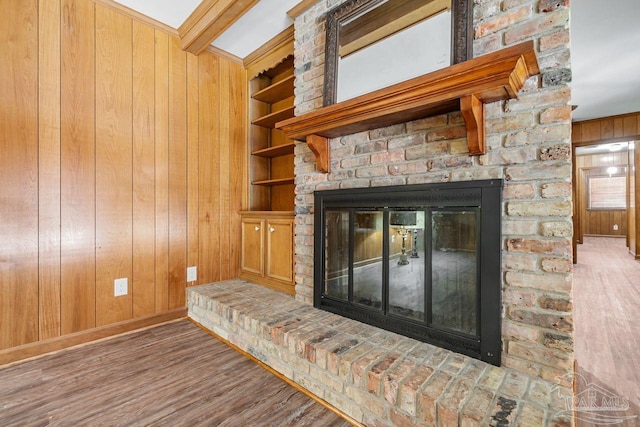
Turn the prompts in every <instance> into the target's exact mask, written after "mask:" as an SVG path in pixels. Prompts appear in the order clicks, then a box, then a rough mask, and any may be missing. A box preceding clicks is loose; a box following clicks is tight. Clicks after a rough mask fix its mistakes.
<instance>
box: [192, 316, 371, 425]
mask: <svg viewBox="0 0 640 427" xmlns="http://www.w3.org/2000/svg"><path fill="white" fill-rule="evenodd" d="M189 321H190V322H191V323H193V324H194V325H196V326H197V327H199V328H200V329H202V330H203V331H205V332H206V333H208V334H209V335H211V336H212V337H214V338H215V339H217V340H218V341H220V342H222V343H223V344H226V345H227V346H229V347H231V348H232V349H234V350H235V351H237V352H238V353H240V354H241V355H243V356H244V357H246V358H247V359H249V360H251V361H252V362H254V363H256V364H258V365H260V366H261V367H262V368H264V369H265V370H267V371H269V372H270V373H271V374H273V375H274V376H276V377H278V378H280V379H281V380H282V381H284V382H285V383H287V384H288V385H290V386H291V387H293V388H295V389H296V390H298V391H299V392H301V393H303V394H304V395H306V396H308V397H309V398H311V399H313V400H314V401H316V402H318V403H319V404H320V405H322V406H324V407H325V408H327V409H328V410H330V411H331V412H333V413H334V414H336V415H338V416H339V417H342V418H343V419H345V420H346V421H348V422H350V423H351V424H353V425H354V426H357V427H364V424H361V423H360V422H359V421H357V420H356V419H355V418H352V417H350V416H349V415H347V414H345V413H344V412H342V411H341V410H340V409H338V408H336V407H335V406H333V405H331V404H330V403H329V402H327V401H326V400H324V399H322V398H320V397H318V396H316V395H315V394H313V393H311V392H310V391H309V390H307V389H306V388H304V387H302V386H301V385H300V384H298V383H296V382H295V381H293V380H291V379H289V378H287V377H286V376H284V375H283V374H281V373H280V372H278V371H276V370H275V369H273V368H272V367H271V366H269V365H267V364H266V363H264V362H263V361H261V360H259V359H257V358H256V357H255V356H252V355H251V354H249V353H247V352H246V351H244V350H243V349H241V348H240V347H238V346H237V345H235V344H233V343H231V342H230V341H227V340H226V339H224V338H222V337H221V336H220V335H218V334H216V333H215V332H213V331H211V330H209V329H207V328H205V327H204V326H203V325H201V324H200V323H198V322H196V321H195V320H193V319H191V318H189Z"/></svg>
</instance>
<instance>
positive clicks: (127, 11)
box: [92, 0, 178, 37]
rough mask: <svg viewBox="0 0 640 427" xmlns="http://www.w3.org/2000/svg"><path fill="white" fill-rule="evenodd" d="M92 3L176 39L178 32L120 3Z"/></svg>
mask: <svg viewBox="0 0 640 427" xmlns="http://www.w3.org/2000/svg"><path fill="white" fill-rule="evenodd" d="M92 1H93V2H94V3H96V4H99V5H101V6H104V7H108V8H109V9H112V10H115V11H116V12H120V13H122V14H123V15H125V16H128V17H129V18H131V19H134V20H136V21H138V22H141V23H143V24H146V25H149V26H150V27H152V28H154V29H156V30H159V31H162V32H164V33H166V34H169V35H170V36H174V37H178V30H176V29H175V28H173V27H170V26H169V25H167V24H164V23H162V22H160V21H157V20H155V19H153V18H151V17H149V16H147V15H145V14H142V13H140V12H138V11H136V10H133V9H131V8H129V7H127V6H124V5H122V4H120V3H116V2H115V1H113V0H92Z"/></svg>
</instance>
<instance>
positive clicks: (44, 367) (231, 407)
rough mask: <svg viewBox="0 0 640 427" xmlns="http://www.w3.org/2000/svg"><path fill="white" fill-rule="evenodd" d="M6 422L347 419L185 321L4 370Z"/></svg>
mask: <svg viewBox="0 0 640 427" xmlns="http://www.w3.org/2000/svg"><path fill="white" fill-rule="evenodd" d="M0 425H2V426H45V425H65V426H68V425H126V426H143V425H144V426H146V425H162V426H174V425H188V426H314V427H315V426H349V425H350V424H349V423H348V422H346V421H345V420H343V419H342V418H340V417H338V415H336V414H335V413H333V412H331V411H330V410H328V409H327V408H325V407H323V406H322V405H320V404H319V403H317V402H315V401H314V400H312V399H311V398H309V397H308V396H306V395H304V394H303V393H301V392H300V391H298V390H296V389H294V388H293V387H291V386H290V385H288V384H287V383H285V382H284V381H282V380H281V379H279V378H277V377H276V376H274V375H273V374H271V373H270V372H268V371H266V370H265V369H263V368H262V367H260V366H259V365H257V364H256V363H254V362H253V361H251V360H249V359H248V358H246V357H245V356H243V355H241V354H240V353H237V352H236V351H234V350H233V349H231V348H230V347H228V346H227V345H225V344H223V343H222V342H220V341H218V340H216V339H215V338H214V337H212V336H210V335H209V334H208V333H207V332H205V331H203V330H202V329H200V328H199V327H198V326H196V325H194V324H192V323H191V322H189V321H188V320H179V321H175V322H171V323H166V324H163V325H160V326H157V327H153V328H149V329H146V330H143V331H138V332H134V333H131V334H127V335H121V336H118V337H115V338H112V339H107V340H104V341H101V342H96V343H92V344H88V345H85V346H82V347H78V348H73V349H69V350H64V351H61V352H58V353H55V354H51V355H48V356H44V357H41V358H38V359H34V360H31V361H26V362H22V363H18V364H15V365H11V366H7V367H4V368H2V367H0Z"/></svg>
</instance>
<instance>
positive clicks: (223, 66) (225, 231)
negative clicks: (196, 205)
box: [218, 59, 231, 280]
mask: <svg viewBox="0 0 640 427" xmlns="http://www.w3.org/2000/svg"><path fill="white" fill-rule="evenodd" d="M229 79H230V78H229V61H227V60H224V59H223V60H220V85H219V87H218V92H219V94H220V95H219V98H220V145H219V147H220V150H219V158H220V207H219V212H220V217H219V221H220V225H219V227H220V248H221V249H222V250H220V258H219V259H220V260H219V262H220V279H221V280H227V279H230V278H231V275H230V272H229V271H230V269H229V267H230V265H229V264H230V260H231V253H230V251H229V250H227V248H229V246H230V243H231V235H230V230H229V225H230V224H229V218H230V212H229V209H230V188H229V187H230V181H231V179H230V173H229V171H230V164H229V145H230V143H231V138H230V136H231V135H230V131H229V121H230V115H231V105H230V97H229V89H230V80H229ZM223 248H224V249H223Z"/></svg>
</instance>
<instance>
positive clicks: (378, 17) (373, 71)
mask: <svg viewBox="0 0 640 427" xmlns="http://www.w3.org/2000/svg"><path fill="white" fill-rule="evenodd" d="M472 11H473V0H426V1H416V0H351V1H348V2H346V3H344V4H342V5H340V6H338V7H337V8H335V9H333V10H331V11H329V12H328V13H327V18H326V45H325V80H324V93H323V97H324V99H323V103H324V106H328V105H332V104H334V103H336V102H341V101H345V100H347V99H351V98H354V97H356V96H358V95H362V94H365V93H369V92H372V91H374V90H377V89H381V88H384V87H388V86H391V85H393V84H395V83H399V82H401V81H405V80H409V79H411V78H413V77H417V76H420V75H423V74H426V73H429V72H431V71H435V70H438V69H441V68H445V67H448V66H450V65H453V64H457V63H460V62H464V61H466V60H468V59H471V58H472V56H473V43H472V42H473V33H472V31H473V29H472Z"/></svg>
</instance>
